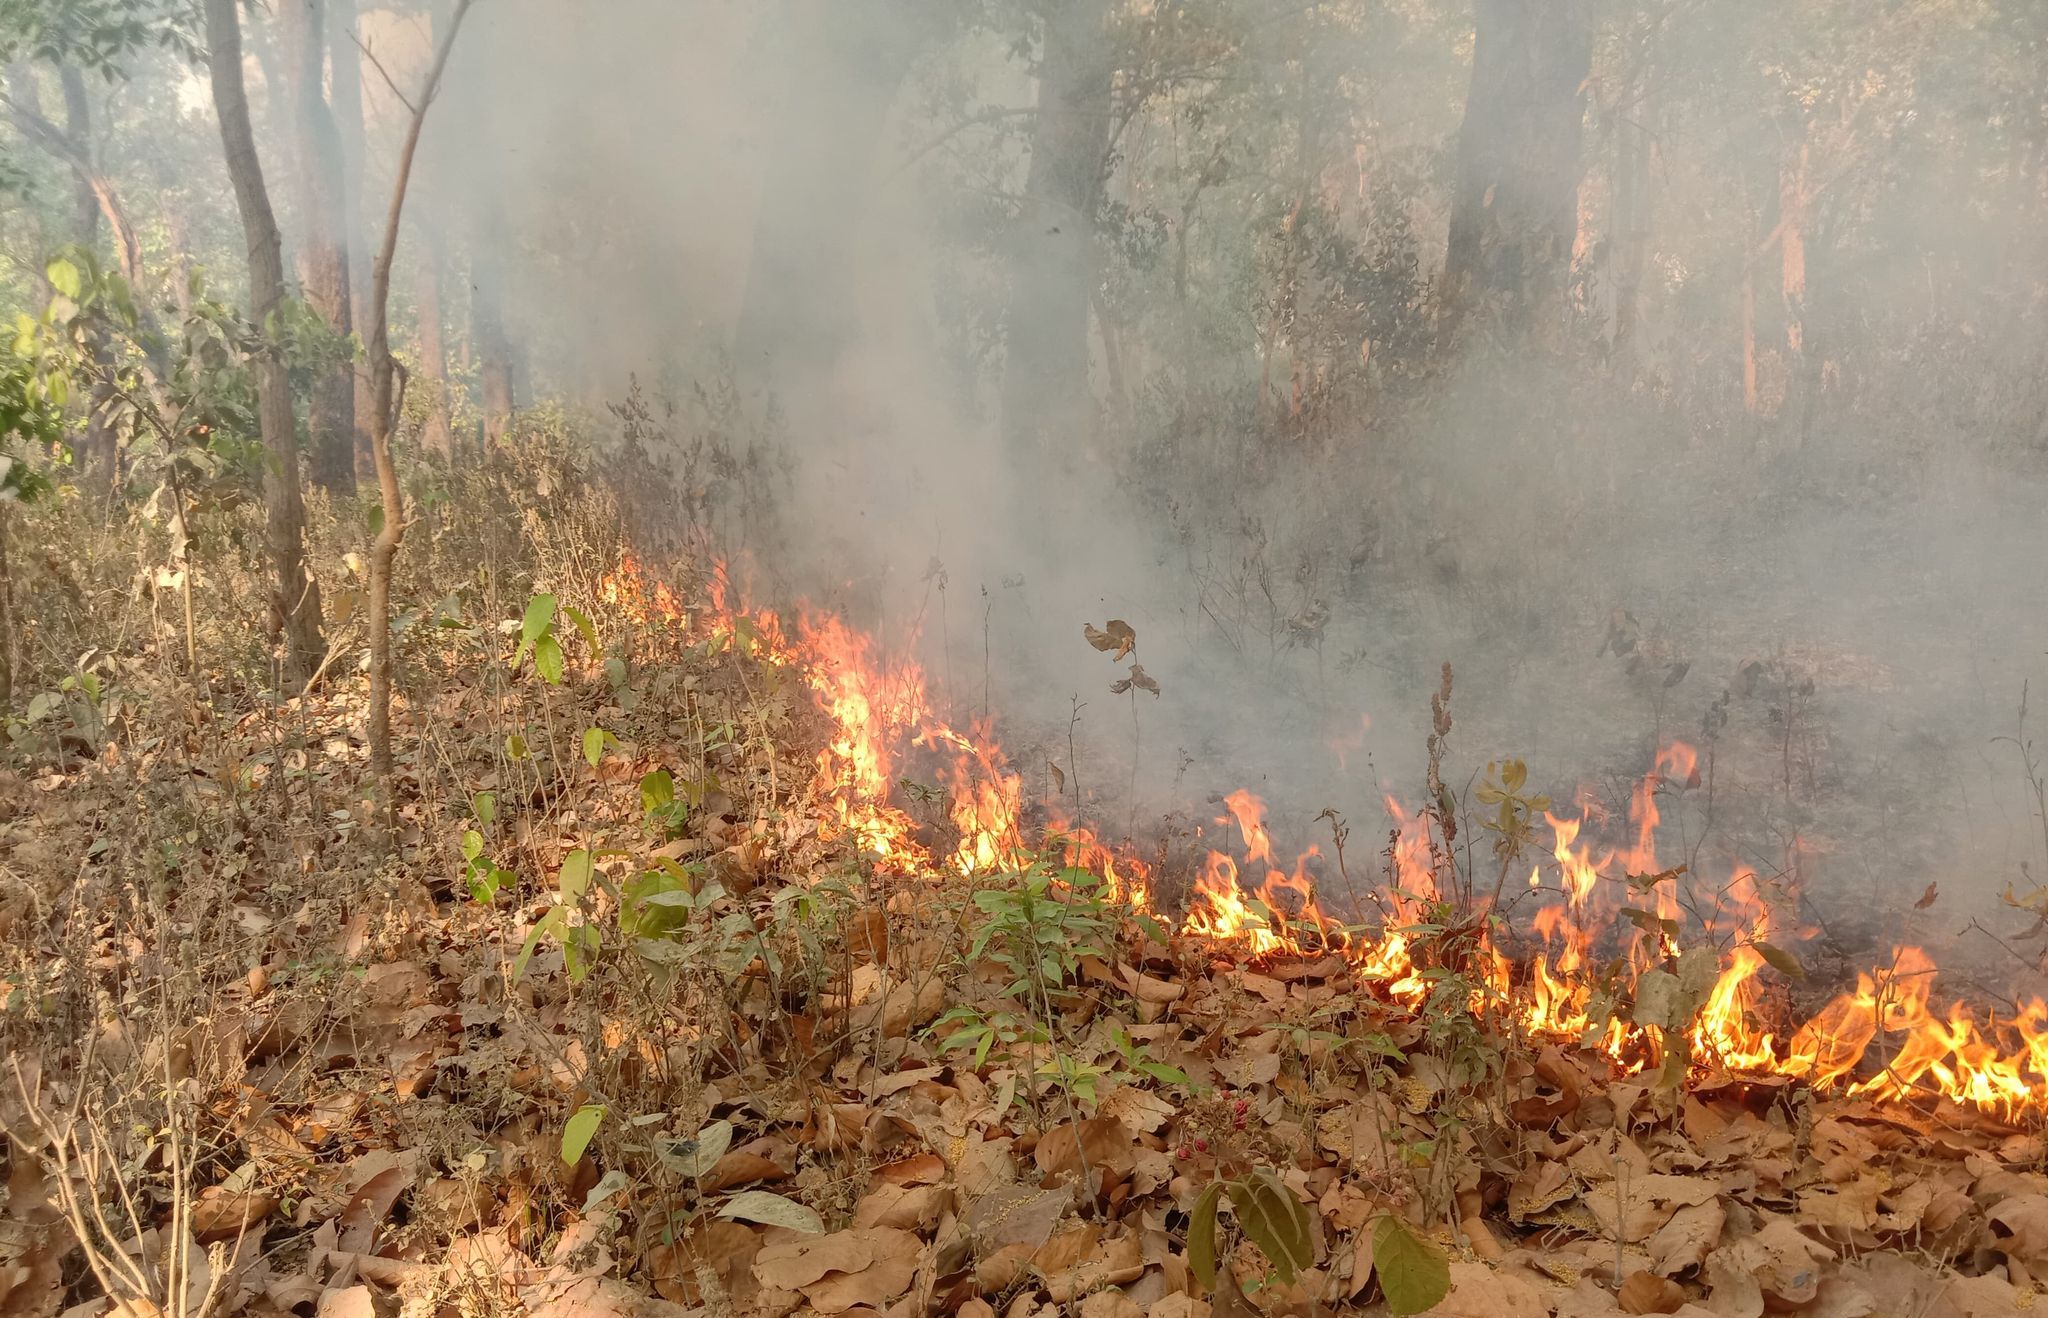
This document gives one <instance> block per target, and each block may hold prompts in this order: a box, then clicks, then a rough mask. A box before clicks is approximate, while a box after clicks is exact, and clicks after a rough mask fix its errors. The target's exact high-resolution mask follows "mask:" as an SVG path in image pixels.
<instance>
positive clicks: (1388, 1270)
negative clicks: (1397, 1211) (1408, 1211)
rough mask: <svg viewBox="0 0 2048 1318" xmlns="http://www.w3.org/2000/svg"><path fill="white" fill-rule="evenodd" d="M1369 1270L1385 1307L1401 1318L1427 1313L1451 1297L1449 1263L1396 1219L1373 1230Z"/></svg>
mask: <svg viewBox="0 0 2048 1318" xmlns="http://www.w3.org/2000/svg"><path fill="white" fill-rule="evenodd" d="M1372 1267H1373V1271H1374V1272H1375V1273H1376V1274H1378V1276H1379V1279H1380V1293H1381V1294H1382V1295H1384V1296H1386V1297H1387V1307H1388V1308H1389V1309H1391V1310H1393V1311H1394V1312H1395V1313H1396V1314H1399V1315H1401V1318H1407V1316H1408V1315H1410V1314H1418V1313H1426V1312H1428V1311H1429V1310H1431V1309H1434V1308H1436V1306H1437V1305H1439V1304H1442V1303H1443V1300H1444V1296H1446V1295H1449V1294H1450V1293H1451V1264H1450V1260H1449V1259H1447V1258H1445V1257H1444V1256H1443V1254H1442V1253H1441V1252H1440V1251H1439V1250H1438V1249H1437V1248H1436V1247H1435V1246H1433V1245H1431V1244H1430V1243H1429V1242H1428V1241H1426V1240H1424V1239H1422V1238H1421V1237H1420V1236H1418V1235H1416V1234H1415V1233H1414V1232H1413V1231H1410V1230H1409V1229H1408V1224H1407V1223H1406V1222H1403V1221H1402V1220H1401V1219H1400V1218H1398V1217H1392V1216H1387V1217H1382V1218H1380V1220H1379V1222H1378V1223H1377V1224H1376V1225H1375V1226H1374V1227H1373V1229H1372Z"/></svg>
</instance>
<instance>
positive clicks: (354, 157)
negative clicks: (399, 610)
mask: <svg viewBox="0 0 2048 1318" xmlns="http://www.w3.org/2000/svg"><path fill="white" fill-rule="evenodd" d="M327 63H328V67H329V69H331V70H332V74H331V77H332V81H333V86H332V88H331V96H332V98H333V99H332V104H333V117H334V123H335V127H336V129H337V131H338V132H339V134H340V137H341V157H342V191H343V193H344V195H346V196H347V198H348V200H349V207H348V214H347V217H346V219H345V222H344V223H343V225H342V236H343V238H344V239H345V240H346V241H347V243H348V296H349V312H350V318H351V320H352V323H354V324H355V325H356V326H357V327H358V328H360V327H361V326H362V325H364V324H365V323H367V322H368V320H369V318H370V312H369V307H370V257H369V254H368V253H367V252H366V251H365V250H364V248H363V225H362V218H361V209H360V207H359V206H358V205H357V204H356V199H357V198H359V197H362V196H364V195H365V194H364V192H363V161H364V159H365V158H366V157H367V156H368V154H369V147H368V144H367V143H366V142H365V140H364V130H363V53H362V50H361V48H359V47H358V46H357V45H356V0H327ZM351 375H352V377H353V378H352V381H351V383H352V384H353V385H354V389H355V406H354V409H353V410H354V413H355V423H356V439H355V446H356V447H355V467H356V472H357V473H358V479H361V473H362V472H363V471H365V470H374V469H375V467H376V460H375V458H374V456H373V455H372V454H371V451H370V448H371V439H370V408H371V406H372V404H371V402H370V376H369V373H368V372H367V371H365V370H363V369H362V367H361V363H357V365H356V368H355V369H354V370H353V371H352V372H351Z"/></svg>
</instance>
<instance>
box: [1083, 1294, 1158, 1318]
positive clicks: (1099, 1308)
mask: <svg viewBox="0 0 2048 1318" xmlns="http://www.w3.org/2000/svg"><path fill="white" fill-rule="evenodd" d="M1081 1318H1145V1310H1144V1308H1143V1307H1141V1306H1140V1305H1139V1303H1138V1302H1137V1301H1136V1300H1134V1299H1132V1298H1131V1297H1130V1296H1128V1295H1126V1294H1124V1293H1123V1292H1122V1291H1117V1290H1105V1291H1097V1292H1095V1293H1094V1294H1093V1295H1090V1296H1089V1297H1088V1298H1087V1299H1085V1300H1083V1301H1081Z"/></svg>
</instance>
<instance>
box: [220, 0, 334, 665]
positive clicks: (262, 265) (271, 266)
mask: <svg viewBox="0 0 2048 1318" xmlns="http://www.w3.org/2000/svg"><path fill="white" fill-rule="evenodd" d="M205 2H206V41H207V45H208V47H209V48H210V50H211V52H212V55H211V58H210V59H209V61H208V63H209V64H210V65H211V70H212V78H213V104H214V109H215V111H216V113H217V114H218V115H219V116H220V138H221V147H222V149H223V151H224V153H225V155H226V157H227V166H228V179H229V181H230V182H231V183H232V184H233V185H234V189H235V207H236V209H237V210H238V211H240V213H241V217H242V232H243V235H244V237H245V238H246V240H247V243H248V248H249V316H250V319H251V320H253V321H255V323H256V324H257V325H259V326H262V325H267V324H268V323H269V320H270V315H271V313H272V312H273V311H275V310H276V309H277V305H278V303H279V302H280V301H281V300H282V299H283V297H284V248H283V244H282V242H281V240H280V239H279V237H278V233H277V217H276V215H275V214H274V213H273V212H272V211H271V209H270V194H269V192H268V191H267V190H266V189H265V187H264V182H263V162H262V161H261V160H260V159H259V158H258V157H257V155H256V134H255V131H254V130H253V129H252V128H251V127H250V123H249V97H248V93H247V91H246V90H245V88H244V87H243V85H242V27H241V16H240V15H239V14H238V13H237V12H236V0H205ZM255 369H256V413H257V422H258V425H259V427H260V429H261V431H262V436H263V445H264V447H265V448H266V449H268V450H269V453H270V460H269V462H268V463H267V464H266V466H265V470H264V480H263V485H264V502H265V504H266V505H267V514H268V516H267V527H266V532H267V536H268V539H269V542H270V544H269V548H270V557H271V562H272V565H273V567H274V568H275V570H276V572H277V583H276V586H275V587H274V590H275V594H274V596H273V598H272V600H271V609H272V612H273V613H274V614H275V616H276V619H277V624H278V628H279V630H280V631H281V632H282V634H283V640H284V677H285V680H286V681H287V682H288V683H290V684H292V685H298V684H301V683H304V682H306V681H309V680H310V679H311V678H312V675H313V672H314V669H315V667H316V666H317V665H318V664H319V662H320V655H321V648H322V647H321V642H320V588H319V585H318V583H316V582H315V581H314V580H313V578H312V577H311V576H310V575H308V573H307V571H306V550H305V538H306V510H305V505H304V502H303V500H302V499H301V496H300V493H299V440H298V434H297V432H296V430H295V429H294V425H293V419H292V396H291V386H290V382H289V381H288V380H287V379H286V378H285V368H284V363H283V362H282V361H280V360H279V359H278V358H277V357H276V356H274V355H273V354H270V353H262V354H259V355H258V357H257V359H256V368H255Z"/></svg>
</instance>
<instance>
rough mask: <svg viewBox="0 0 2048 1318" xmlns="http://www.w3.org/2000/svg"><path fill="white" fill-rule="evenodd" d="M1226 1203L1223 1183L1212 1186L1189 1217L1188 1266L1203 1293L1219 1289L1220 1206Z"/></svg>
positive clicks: (1205, 1191) (1214, 1183)
mask: <svg viewBox="0 0 2048 1318" xmlns="http://www.w3.org/2000/svg"><path fill="white" fill-rule="evenodd" d="M1222 1200H1223V1182H1221V1181H1216V1182H1213V1183H1211V1184H1210V1186H1209V1188H1208V1189H1206V1190H1204V1191H1202V1197H1201V1198H1200V1199H1197V1200H1195V1211H1194V1214H1193V1215H1192V1216H1190V1217H1189V1218H1188V1267H1189V1268H1190V1269H1192V1270H1193V1271H1194V1274H1195V1280H1197V1281H1199V1282H1201V1283H1202V1289H1203V1290H1209V1291H1213V1290H1215V1289H1216V1206H1217V1205H1218V1204H1219V1203H1221V1202H1222Z"/></svg>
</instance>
